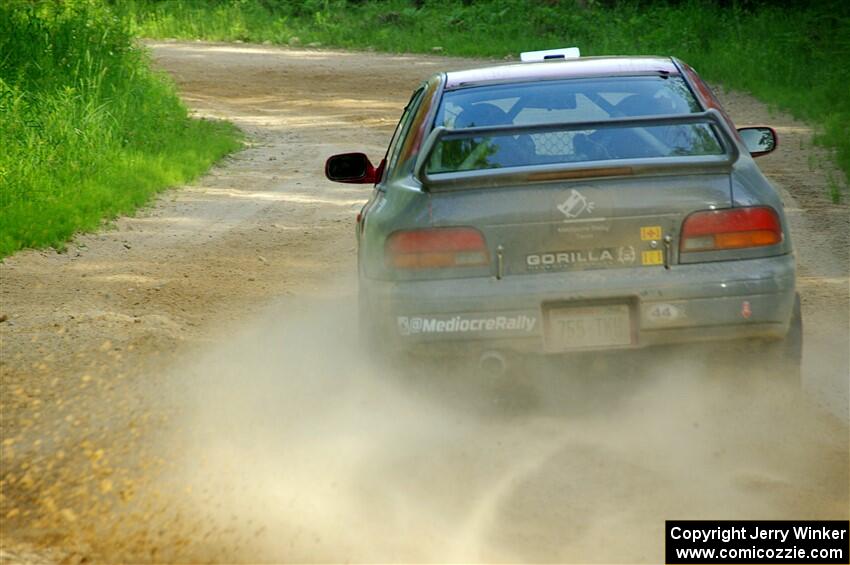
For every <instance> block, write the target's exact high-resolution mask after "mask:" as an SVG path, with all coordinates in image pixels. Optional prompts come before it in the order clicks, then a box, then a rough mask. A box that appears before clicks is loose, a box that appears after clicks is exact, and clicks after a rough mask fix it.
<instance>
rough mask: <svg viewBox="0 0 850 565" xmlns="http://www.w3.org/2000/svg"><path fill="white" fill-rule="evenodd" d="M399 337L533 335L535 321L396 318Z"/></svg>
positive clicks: (517, 317) (518, 317)
mask: <svg viewBox="0 0 850 565" xmlns="http://www.w3.org/2000/svg"><path fill="white" fill-rule="evenodd" d="M396 326H397V328H398V333H399V335H403V336H411V335H422V334H464V333H501V334H524V335H525V334H527V335H533V334H534V333H535V332H536V330H537V317H536V316H533V315H529V314H522V313H509V314H447V315H438V316H428V315H423V316H397V317H396Z"/></svg>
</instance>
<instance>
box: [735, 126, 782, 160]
mask: <svg viewBox="0 0 850 565" xmlns="http://www.w3.org/2000/svg"><path fill="white" fill-rule="evenodd" d="M738 133H739V134H740V135H741V139H742V140H744V145H745V146H746V148H747V151H749V152H750V155H752V156H753V157H761V156H762V155H767V154H768V153H770V152H771V151H773V150H774V149H776V144H777V142H778V141H777V137H776V132H775V131H774V130H773V128H769V127H750V128H738Z"/></svg>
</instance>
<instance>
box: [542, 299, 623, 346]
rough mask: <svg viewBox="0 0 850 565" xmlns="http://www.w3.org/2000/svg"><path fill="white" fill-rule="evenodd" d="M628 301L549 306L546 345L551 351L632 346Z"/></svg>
mask: <svg viewBox="0 0 850 565" xmlns="http://www.w3.org/2000/svg"><path fill="white" fill-rule="evenodd" d="M629 312H630V309H629V306H628V305H627V304H611V305H605V306H575V307H565V308H552V309H550V310H549V311H548V313H547V324H546V326H547V327H546V345H547V349H549V350H550V351H567V350H571V349H588V348H597V347H615V346H623V345H631V343H632V330H631V320H630V318H629V315H630V314H629Z"/></svg>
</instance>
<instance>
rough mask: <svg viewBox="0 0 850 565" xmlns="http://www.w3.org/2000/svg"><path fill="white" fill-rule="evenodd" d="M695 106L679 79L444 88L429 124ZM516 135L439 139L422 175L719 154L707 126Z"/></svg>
mask: <svg viewBox="0 0 850 565" xmlns="http://www.w3.org/2000/svg"><path fill="white" fill-rule="evenodd" d="M700 111H702V108H700V106H699V104H698V103H697V101H696V100H695V99H694V96H693V94H691V92H690V90H689V89H688V87H687V85H686V84H685V82H684V81H683V80H682V79H681V78H680V77H666V78H665V77H661V76H643V77H618V78H603V79H571V80H558V81H542V82H534V83H521V84H508V85H495V86H482V87H473V88H465V89H460V90H455V91H449V92H447V93H446V94H445V95H444V96H443V100H442V102H441V104H440V108H439V110H438V112H437V117H436V123H435V125H436V126H442V127H446V128H450V129H468V128H474V127H487V126H511V125H515V126H532V125H541V124H569V123H579V122H592V121H607V120H616V119H623V118H642V117H644V118H645V117H652V116H670V115H682V114H691V113H695V112H700ZM514 133H515V134H512V135H498V134H492V135H490V134H488V135H481V136H476V137H471V138H466V139H447V140H443V141H442V142H441V143H440V144H439V145H438V146H437V147H435V148H434V151H433V152H432V154H431V159H430V161H429V163H428V167H427V169H428V172H429V173H440V172H451V171H464V170H474V169H489V168H500V167H512V166H523V165H536V164H548V163H564V162H566V163H569V162H581V161H600V160H610V159H633V158H644V157H650V158H651V157H672V156H679V155H682V156H688V155H716V154H722V153H723V149H722V146H721V145H720V143H719V141H718V139H717V137H716V135H715V133H714V132H713V130H712V128H711V126H709V125H708V124H701V123H697V124H674V125H658V126H641V127H636V126H623V127H605V128H601V127H600V128H596V129H587V130H578V131H575V130H570V131H566V130H565V131H558V130H557V128H556V129H554V130H547V131H545V132H540V131H537V132H534V131H530V132H528V133H523V132H522V131H521V130H520V131H515V132H514Z"/></svg>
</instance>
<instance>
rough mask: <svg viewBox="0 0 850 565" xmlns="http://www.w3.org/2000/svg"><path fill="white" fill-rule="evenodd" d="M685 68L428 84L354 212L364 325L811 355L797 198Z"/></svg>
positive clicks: (506, 341) (337, 176) (521, 339)
mask: <svg viewBox="0 0 850 565" xmlns="http://www.w3.org/2000/svg"><path fill="white" fill-rule="evenodd" d="M775 143H776V138H775V133H774V132H773V130H771V129H770V128H766V127H758V128H742V129H741V130H736V129H735V127H734V125H733V124H732V122H731V120H730V119H729V118H728V116H727V115H726V114H725V112H724V111H723V110H722V108H721V107H720V106H719V103H718V102H717V100H716V99H715V98H714V96H713V94H712V93H711V91H710V90H709V88H708V87H707V86H706V85H705V84H704V83H703V82H702V80H701V79H700V78H699V77H698V75H697V74H696V73H695V72H694V71H693V70H692V69H691V68H690V67H688V66H687V65H686V64H684V63H682V62H681V61H678V60H676V59H671V58H661V57H616V58H575V59H561V60H557V61H547V62H532V63H522V64H515V65H505V66H499V67H492V68H481V69H473V70H468V71H459V72H449V73H440V74H437V75H435V76H433V77H431V78H430V79H428V80H427V81H426V82H425V83H423V84H422V85H421V86H420V88H418V89H417V90H416V92H415V93H414V95H413V97H412V98H411V100H410V102H409V104H408V105H407V107H406V108H405V110H404V113H403V115H402V118H401V120H400V122H399V125H398V127H397V129H396V132H395V134H394V136H393V138H392V141H391V143H390V146H389V149H388V151H387V153H386V155H385V158H384V159H383V161H381V163H380V165H379V166H378V167H373V166H372V165H371V163H370V162H369V161H368V159H367V158H366V157H365V156H364V155H363V154H358V153H351V154H343V155H337V156H334V157H331V158H330V159H329V160H328V163H327V165H326V174H327V176H328V178H330V179H331V180H336V181H341V182H369V183H372V182H374V183H375V188H374V191H373V193H372V196H371V198H370V199H369V201H368V202H367V204H366V205H365V206H364V207H363V209H362V211H361V213H360V214H359V215H358V219H357V227H356V233H357V240H358V244H359V245H358V258H359V280H360V291H359V292H360V306H361V320H362V322H363V328H364V330H365V331H367V332H368V334H369V335H371V336H379V337H378V339H379V340H380V341H379V343H381V344H383V345H382V346H383V347H390V344H392V345H393V346H397V345H402V346H404V347H407V348H411V349H416V350H422V349H425V350H434V351H446V350H456V351H459V352H474V353H476V354H482V353H483V354H484V355H488V354H490V353H489V352H503V351H507V352H512V351H524V352H535V353H575V352H582V351H600V350H603V351H604V350H614V349H633V348H644V347H647V346H656V345H663V344H674V343H683V342H695V341H700V342H705V341H710V342H715V341H720V342H729V341H730V340H733V341H738V342H744V341H746V342H748V343H756V344H761V345H763V346H764V348H765V355H766V356H771V357H772V358H774V359H779V360H781V363H780V364H782V363H786V362H787V364H788V365H789V366H795V365H796V366H799V351H800V339H801V338H800V335H799V333H800V332H799V327H800V316H799V304H798V298H797V296H796V291H795V258H794V254H793V250H792V244H791V236H790V233H789V230H788V223H787V221H786V218H785V215H784V212H783V205H782V201H781V199H780V197H779V195H778V193H777V191H776V190H775V189H774V188H773V187H772V186H771V184H770V183H769V182H768V180H767V179H766V178H765V177H764V176H763V175H762V173H761V172H760V170H759V169H758V167H757V166H756V164H755V163H754V161H753V157H754V156H758V155H760V154H763V153H767V152H770V151H771V150H772V149H773V147H774V146H775Z"/></svg>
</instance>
